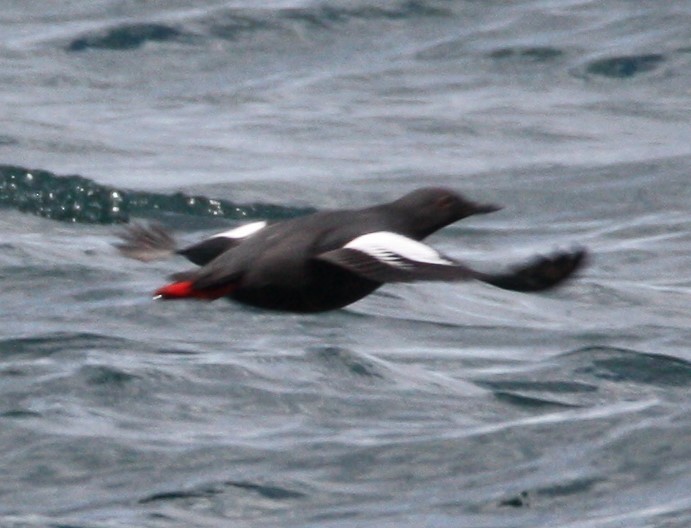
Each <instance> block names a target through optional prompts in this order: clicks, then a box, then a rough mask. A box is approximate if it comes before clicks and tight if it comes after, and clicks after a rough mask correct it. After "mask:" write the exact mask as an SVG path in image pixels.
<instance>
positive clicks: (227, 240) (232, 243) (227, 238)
mask: <svg viewBox="0 0 691 528" xmlns="http://www.w3.org/2000/svg"><path fill="white" fill-rule="evenodd" d="M266 226H267V222H264V221H262V222H252V223H251V224H244V225H241V226H240V227H236V228H234V229H230V230H228V231H223V232H222V233H217V234H215V235H212V236H210V237H209V238H207V239H205V240H202V241H201V242H198V243H196V244H193V245H191V246H188V247H186V248H183V249H180V250H178V251H177V253H179V254H180V255H182V256H184V257H185V258H187V260H189V261H190V262H193V263H194V264H197V265H198V266H204V265H206V264H208V263H209V262H211V261H212V260H213V259H215V258H216V257H218V256H219V255H220V254H221V253H225V252H226V251H228V250H229V249H232V248H234V247H236V246H237V245H238V244H240V242H242V241H243V240H245V239H246V238H248V237H250V236H252V235H253V234H255V233H256V232H257V231H259V230H260V229H263V228H265V227H266Z"/></svg>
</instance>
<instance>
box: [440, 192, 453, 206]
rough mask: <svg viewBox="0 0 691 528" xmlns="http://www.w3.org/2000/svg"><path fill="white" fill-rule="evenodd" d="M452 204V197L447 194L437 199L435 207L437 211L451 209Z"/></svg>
mask: <svg viewBox="0 0 691 528" xmlns="http://www.w3.org/2000/svg"><path fill="white" fill-rule="evenodd" d="M453 204H454V199H453V196H451V195H449V194H447V195H444V196H442V197H441V198H439V199H437V207H438V208H439V209H451V207H452V206H453Z"/></svg>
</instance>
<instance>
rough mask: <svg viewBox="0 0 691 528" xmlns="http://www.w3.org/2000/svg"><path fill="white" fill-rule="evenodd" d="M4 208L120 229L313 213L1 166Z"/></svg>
mask: <svg viewBox="0 0 691 528" xmlns="http://www.w3.org/2000/svg"><path fill="white" fill-rule="evenodd" d="M0 207H4V208H8V209H15V210H17V211H21V212H24V213H29V214H33V215H36V216H42V217H44V218H50V219H51V220H59V221H63V222H79V223H87V224H116V223H123V222H127V221H129V219H130V218H131V217H132V216H138V217H143V218H152V217H158V216H161V215H165V214H181V215H187V216H201V217H215V218H229V219H254V218H268V219H281V218H290V217H293V216H299V215H303V214H307V213H311V212H313V211H314V209H312V208H306V207H287V206H281V205H273V204H260V203H253V204H237V203H234V202H230V201H226V200H218V199H214V198H207V197H205V196H193V195H188V194H184V193H179V192H178V193H173V194H161V193H153V192H144V191H133V190H128V189H119V188H116V187H112V186H108V185H102V184H99V183H96V182H95V181H93V180H90V179H88V178H84V177H83V176H59V175H56V174H53V173H52V172H49V171H45V170H33V169H26V168H24V167H19V166H15V165H0Z"/></svg>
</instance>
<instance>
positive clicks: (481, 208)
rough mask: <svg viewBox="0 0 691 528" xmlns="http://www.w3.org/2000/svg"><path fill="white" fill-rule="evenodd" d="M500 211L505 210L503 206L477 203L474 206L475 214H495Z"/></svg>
mask: <svg viewBox="0 0 691 528" xmlns="http://www.w3.org/2000/svg"><path fill="white" fill-rule="evenodd" d="M500 209H503V207H502V206H501V205H494V204H478V203H476V204H474V206H473V214H487V213H494V212H495V211H499V210H500Z"/></svg>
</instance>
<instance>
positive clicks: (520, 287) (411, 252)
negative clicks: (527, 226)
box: [117, 188, 586, 312]
mask: <svg viewBox="0 0 691 528" xmlns="http://www.w3.org/2000/svg"><path fill="white" fill-rule="evenodd" d="M499 209H500V207H497V206H495V205H489V204H478V203H475V202H472V201H470V200H468V199H466V198H465V197H463V196H462V195H460V194H458V193H455V192H453V191H450V190H448V189H443V188H423V189H418V190H416V191H413V192H411V193H409V194H406V195H405V196H403V197H402V198H399V199H398V200H395V201H393V202H390V203H385V204H381V205H375V206H372V207H366V208H364V209H357V210H337V211H320V212H317V213H314V214H311V215H308V216H303V217H299V218H293V219H290V220H284V221H280V222H275V223H271V224H269V223H267V222H255V223H251V224H247V225H244V226H241V227H239V228H236V229H231V230H230V231H225V232H223V233H219V234H217V235H214V236H212V237H210V238H207V239H206V240H203V241H201V242H199V243H197V244H194V245H192V246H189V247H186V248H183V249H177V247H176V244H175V241H174V240H173V238H172V237H171V236H170V234H169V233H168V232H167V231H166V230H165V229H163V228H162V227H160V226H157V225H153V226H148V227H145V226H142V225H138V224H134V225H131V226H129V227H128V228H127V229H126V230H125V231H124V232H123V233H122V234H121V235H120V237H121V239H122V242H121V243H120V244H118V245H117V247H118V249H119V250H120V251H121V253H123V254H124V255H126V256H128V257H131V258H135V259H139V260H143V261H148V260H155V259H159V258H163V257H166V256H169V255H172V254H179V255H183V256H185V257H186V258H187V259H188V260H190V261H191V262H193V263H194V264H197V265H198V266H201V267H200V268H197V269H195V270H192V271H185V272H182V273H177V274H175V275H173V280H174V282H173V283H171V284H168V285H167V286H163V287H162V288H160V289H159V290H157V291H156V292H155V297H156V298H161V299H182V298H195V299H207V300H213V299H217V298H219V297H229V298H231V299H233V300H235V301H238V302H240V303H244V304H248V305H252V306H257V307H261V308H268V309H273V310H284V311H291V312H322V311H326V310H333V309H336V308H342V307H344V306H347V305H349V304H351V303H353V302H355V301H357V300H359V299H362V298H363V297H365V296H366V295H369V294H370V293H372V292H373V291H374V290H376V289H377V288H379V287H380V286H382V285H383V284H384V283H387V282H412V281H462V280H470V279H476V280H480V281H482V282H486V283H488V284H491V285H493V286H496V287H499V288H503V289H506V290H514V291H520V292H537V291H543V290H547V289H549V288H552V287H554V286H557V285H559V284H561V283H562V282H563V281H564V280H565V279H567V278H569V277H570V276H572V275H573V273H574V272H575V271H576V270H578V269H579V268H580V267H582V265H583V264H584V262H585V259H586V251H585V250H584V249H577V250H574V251H569V252H558V253H554V254H552V255H550V256H542V257H537V258H535V259H533V260H532V261H530V262H528V263H527V264H524V265H522V266H517V267H514V268H511V269H510V270H509V271H507V272H504V273H496V274H490V273H483V272H480V271H476V270H474V269H472V268H469V267H468V266H465V265H463V264H462V263H460V262H458V261H457V260H454V259H452V258H450V257H448V256H446V255H443V254H441V253H439V252H438V251H436V250H435V249H433V248H431V247H430V246H428V245H426V244H423V243H422V242H420V241H421V240H423V239H424V238H426V237H427V236H429V235H431V234H432V233H434V232H435V231H437V230H439V229H441V228H442V227H445V226H447V225H449V224H451V223H453V222H456V221H458V220H461V219H462V218H466V217H468V216H471V215H474V214H484V213H491V212H493V211H497V210H499Z"/></svg>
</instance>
